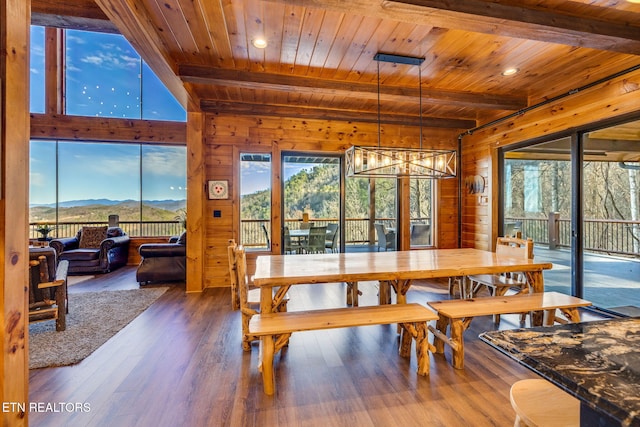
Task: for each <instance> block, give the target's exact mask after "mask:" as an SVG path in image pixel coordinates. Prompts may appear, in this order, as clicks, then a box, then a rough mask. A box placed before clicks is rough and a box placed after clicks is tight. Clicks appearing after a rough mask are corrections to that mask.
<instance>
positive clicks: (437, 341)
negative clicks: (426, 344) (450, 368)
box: [433, 316, 449, 353]
mask: <svg viewBox="0 0 640 427" xmlns="http://www.w3.org/2000/svg"><path fill="white" fill-rule="evenodd" d="M448 327H449V318H448V317H444V316H440V318H439V319H438V320H437V321H436V330H438V331H440V333H441V334H442V335H443V336H445V337H446V336H447V328H448ZM433 345H434V348H435V351H434V353H444V340H443V339H442V338H440V337H438V335H436V334H434V335H433Z"/></svg>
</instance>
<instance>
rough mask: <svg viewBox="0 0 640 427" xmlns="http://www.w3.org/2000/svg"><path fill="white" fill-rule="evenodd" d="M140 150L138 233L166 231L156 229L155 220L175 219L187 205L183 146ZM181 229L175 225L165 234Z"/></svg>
mask: <svg viewBox="0 0 640 427" xmlns="http://www.w3.org/2000/svg"><path fill="white" fill-rule="evenodd" d="M141 152H142V157H141V159H142V165H141V167H142V197H141V199H142V224H143V225H144V226H145V229H142V230H140V232H139V235H142V236H153V235H158V234H166V232H162V233H159V232H156V231H155V229H154V228H155V226H156V222H158V221H160V222H166V221H173V220H175V218H176V216H177V215H178V214H179V213H180V211H181V210H183V209H186V205H187V175H186V173H187V149H186V147H169V146H158V145H143V146H142V147H141ZM182 231H184V230H183V229H182V226H180V225H179V224H176V225H175V228H174V229H172V230H171V231H169V232H168V233H167V234H170V235H178V234H180V233H182Z"/></svg>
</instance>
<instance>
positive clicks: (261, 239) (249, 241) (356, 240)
mask: <svg viewBox="0 0 640 427" xmlns="http://www.w3.org/2000/svg"><path fill="white" fill-rule="evenodd" d="M309 222H313V223H314V224H315V225H317V226H325V225H327V224H330V223H334V224H336V223H338V222H339V219H338V218H311V219H309ZM376 222H378V223H381V224H384V225H385V226H386V227H395V222H396V219H395V218H375V219H373V220H371V219H369V218H347V219H346V220H345V244H346V245H363V244H369V243H371V244H373V243H375V241H374V242H370V241H369V225H370V224H371V226H373V223H376ZM284 223H285V225H286V226H287V227H289V229H290V230H297V229H299V228H300V224H301V223H302V220H299V219H285V220H284ZM263 224H264V225H265V227H266V229H267V232H268V233H270V232H271V231H270V230H271V224H270V221H268V220H261V219H248V220H242V222H241V227H242V229H241V236H242V243H243V244H244V245H245V246H247V247H254V248H266V247H267V239H266V236H265V234H264V230H263V229H262V225H263ZM269 239H271V235H269ZM374 239H375V237H374Z"/></svg>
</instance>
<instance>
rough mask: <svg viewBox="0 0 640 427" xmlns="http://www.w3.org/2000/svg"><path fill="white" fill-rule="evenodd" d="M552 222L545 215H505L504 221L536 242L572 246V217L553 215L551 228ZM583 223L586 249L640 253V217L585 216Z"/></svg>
mask: <svg viewBox="0 0 640 427" xmlns="http://www.w3.org/2000/svg"><path fill="white" fill-rule="evenodd" d="M549 222H550V220H549V219H546V218H541V219H539V218H515V217H510V218H505V223H515V224H517V226H518V227H519V228H520V230H521V231H522V236H523V237H530V238H532V239H533V241H534V242H535V243H536V244H541V245H542V244H543V245H551V244H552V243H553V244H555V246H558V247H564V248H570V247H571V220H570V219H564V218H555V219H553V220H552V224H553V225H552V228H551V232H550V230H549ZM583 226H584V233H583V234H584V249H585V250H588V251H592V252H604V253H609V254H616V255H631V256H635V257H640V253H638V248H639V247H640V221H626V220H615V219H585V220H584V225H583ZM556 232H557V236H556V234H555V233H556ZM554 236H555V237H554Z"/></svg>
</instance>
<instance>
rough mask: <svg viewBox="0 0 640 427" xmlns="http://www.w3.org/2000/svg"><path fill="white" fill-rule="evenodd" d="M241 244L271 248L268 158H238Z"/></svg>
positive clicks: (269, 160)
mask: <svg viewBox="0 0 640 427" xmlns="http://www.w3.org/2000/svg"><path fill="white" fill-rule="evenodd" d="M240 242H242V244H243V245H244V246H245V247H247V248H249V249H266V250H270V249H271V155H270V154H261V153H258V154H250V153H243V154H241V155H240Z"/></svg>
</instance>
